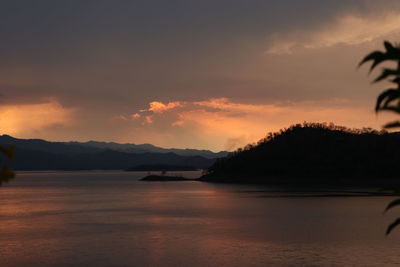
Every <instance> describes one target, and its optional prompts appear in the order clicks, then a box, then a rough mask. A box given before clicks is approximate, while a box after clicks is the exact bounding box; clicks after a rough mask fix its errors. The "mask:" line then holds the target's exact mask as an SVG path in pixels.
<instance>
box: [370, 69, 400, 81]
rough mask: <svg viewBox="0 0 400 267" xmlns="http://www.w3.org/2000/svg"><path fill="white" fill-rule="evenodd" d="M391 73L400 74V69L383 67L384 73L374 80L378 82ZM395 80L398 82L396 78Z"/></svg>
mask: <svg viewBox="0 0 400 267" xmlns="http://www.w3.org/2000/svg"><path fill="white" fill-rule="evenodd" d="M391 75H397V76H398V75H400V70H393V69H383V71H382V74H381V75H380V76H378V77H377V78H376V79H375V80H374V81H373V82H374V83H376V82H379V81H382V80H384V79H386V78H387V77H389V76H391ZM399 78H400V77H398V78H397V79H399ZM393 82H394V83H397V82H396V81H395V80H393Z"/></svg>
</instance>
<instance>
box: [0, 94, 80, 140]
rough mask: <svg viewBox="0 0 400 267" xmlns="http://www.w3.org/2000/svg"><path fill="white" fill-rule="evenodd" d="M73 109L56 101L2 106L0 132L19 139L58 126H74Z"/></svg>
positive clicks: (0, 109) (0, 110)
mask: <svg viewBox="0 0 400 267" xmlns="http://www.w3.org/2000/svg"><path fill="white" fill-rule="evenodd" d="M75 111H76V110H75V109H73V108H65V107H63V106H62V105H61V104H60V103H59V102H57V101H56V100H49V101H48V102H44V103H38V104H24V105H2V106H0V131H1V132H2V133H6V134H10V135H15V136H19V137H24V136H29V134H31V133H33V132H39V131H43V130H45V129H48V128H51V127H56V126H63V127H65V126H70V125H72V124H73V115H74V113H75Z"/></svg>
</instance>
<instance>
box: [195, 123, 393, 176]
mask: <svg viewBox="0 0 400 267" xmlns="http://www.w3.org/2000/svg"><path fill="white" fill-rule="evenodd" d="M399 162H400V134H399V133H388V132H386V131H377V130H374V129H371V128H363V129H350V128H346V127H343V126H337V125H334V124H333V123H330V124H327V123H307V122H305V123H303V124H296V125H292V126H290V127H289V128H285V129H282V130H280V131H279V132H276V133H269V134H268V135H267V136H266V137H265V138H263V139H261V140H260V141H258V142H257V143H255V144H249V145H247V146H245V147H244V148H241V149H238V150H237V151H235V152H234V153H231V155H230V156H228V157H226V158H222V159H219V160H217V161H216V162H215V163H214V164H213V165H212V166H211V167H210V168H209V169H208V170H207V172H206V173H205V175H204V176H203V178H202V179H203V180H209V181H221V182H250V183H251V182H261V183H262V182H270V181H279V179H282V178H285V179H286V180H295V181H303V180H307V179H308V180H319V181H334V180H335V179H337V180H343V179H347V180H348V179H349V178H354V179H355V178H360V179H367V178H368V179H370V178H373V179H379V178H396V177H399V174H400V164H399ZM348 181H351V180H348Z"/></svg>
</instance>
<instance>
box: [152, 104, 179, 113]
mask: <svg viewBox="0 0 400 267" xmlns="http://www.w3.org/2000/svg"><path fill="white" fill-rule="evenodd" d="M181 106H183V103H182V102H178V101H176V102H169V103H167V104H164V103H162V102H158V101H153V102H151V103H150V108H149V109H147V110H148V111H152V112H154V113H163V112H165V111H167V110H170V109H174V108H177V107H181Z"/></svg>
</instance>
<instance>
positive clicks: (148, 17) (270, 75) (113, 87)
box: [0, 0, 399, 138]
mask: <svg viewBox="0 0 400 267" xmlns="http://www.w3.org/2000/svg"><path fill="white" fill-rule="evenodd" d="M398 5H399V4H398V1H392V0H389V1H380V2H379V4H378V3H377V2H376V1H372V0H336V1H321V0H302V1H299V0H251V1H245V0H240V1H239V0H202V1H187V0H169V1H164V0H157V1H155V0H142V1H124V0H113V1H109V0H68V1H54V0H35V1H31V0H25V1H22V0H4V1H1V3H0V36H1V37H2V38H1V42H0V58H1V59H2V60H1V61H0V92H1V93H2V94H5V95H7V98H6V99H5V100H3V101H9V103H34V102H35V101H36V102H40V101H41V100H42V99H46V98H49V97H51V98H54V99H57V100H58V101H59V102H60V103H61V104H62V105H64V106H66V107H78V108H79V110H80V112H81V113H82V114H81V116H80V118H81V120H82V122H81V124H80V125H81V126H82V125H86V128H81V129H79V131H80V132H79V134H81V132H82V133H83V132H85V131H87V132H89V131H91V130H92V131H93V129H96V130H95V132H97V133H100V132H102V129H103V128H102V127H106V126H104V125H103V126H102V122H103V121H104V119H105V118H106V117H107V116H108V117H112V116H113V115H118V114H127V113H129V112H131V111H132V110H139V109H141V108H143V106H146V105H147V103H149V102H151V101H156V100H158V101H198V100H204V99H209V98H213V97H214V98H218V97H230V98H232V99H234V100H238V101H239V100H240V101H239V102H241V103H268V102H273V101H286V100H291V101H302V100H308V99H314V100H318V99H324V98H337V97H343V98H358V97H359V96H360V95H362V94H360V92H361V90H362V89H361V87H360V82H361V81H362V79H365V76H362V75H358V74H355V73H354V69H353V66H354V65H355V64H356V62H357V60H358V58H359V57H360V56H362V55H363V54H364V53H365V52H366V51H369V49H370V47H368V46H362V47H361V48H360V47H346V46H342V47H338V46H335V47H329V48H321V49H319V50H318V51H311V52H302V53H299V54H296V55H292V56H277V57H274V56H268V55H266V54H265V51H266V50H267V48H268V47H269V45H270V40H271V36H275V35H276V34H282V33H287V32H288V33H290V32H296V31H300V32H302V31H306V32H307V31H313V30H314V29H318V28H319V27H321V26H322V25H327V27H329V25H331V24H332V23H333V22H334V21H335V20H336V19H337V18H338V17H339V16H341V15H343V14H368V15H371V14H372V15H373V14H381V12H384V10H386V9H387V10H391V11H393V10H395V8H398ZM343 51H345V52H346V53H347V54H346V55H345V56H342V57H339V56H338V55H339V53H341V52H343ZM307 53H308V54H307ZM329 62H334V63H329ZM347 73H349V74H348V75H347ZM357 75H358V76H357ZM316 77H317V78H316ZM363 85H365V86H367V85H368V83H367V82H366V83H363ZM348 87H351V88H352V89H349V88H348ZM352 90H353V91H352ZM353 92H354V93H353ZM371 95H373V93H370V94H368V93H367V94H364V95H362V97H363V98H364V99H367V98H369V97H371ZM1 100H2V98H1V97H0V101H1ZM103 132H104V133H105V132H107V131H103ZM87 135H89V134H87ZM103 136H104V137H106V134H104V135H103ZM93 138H95V136H94V137H93Z"/></svg>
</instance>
